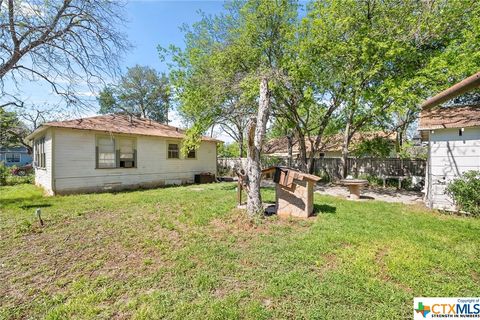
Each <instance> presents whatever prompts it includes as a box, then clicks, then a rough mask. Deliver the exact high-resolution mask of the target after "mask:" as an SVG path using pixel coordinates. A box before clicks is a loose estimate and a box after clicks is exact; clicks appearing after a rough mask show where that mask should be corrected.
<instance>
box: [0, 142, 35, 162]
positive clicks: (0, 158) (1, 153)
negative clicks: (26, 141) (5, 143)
mask: <svg viewBox="0 0 480 320" xmlns="http://www.w3.org/2000/svg"><path fill="white" fill-rule="evenodd" d="M32 160H33V159H32V155H31V154H29V153H28V149H27V148H26V147H23V146H20V147H9V148H7V147H0V162H3V163H4V164H5V165H6V166H7V167H11V166H17V167H20V166H24V165H27V164H30V163H32Z"/></svg>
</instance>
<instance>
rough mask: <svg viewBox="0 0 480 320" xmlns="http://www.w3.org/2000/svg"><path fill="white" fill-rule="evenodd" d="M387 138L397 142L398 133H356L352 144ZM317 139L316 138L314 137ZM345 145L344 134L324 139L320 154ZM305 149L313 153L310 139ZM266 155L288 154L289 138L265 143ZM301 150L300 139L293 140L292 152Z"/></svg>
mask: <svg viewBox="0 0 480 320" xmlns="http://www.w3.org/2000/svg"><path fill="white" fill-rule="evenodd" d="M378 137H381V138H386V139H389V140H391V141H395V140H396V138H397V133H396V132H382V131H378V132H356V133H355V134H354V135H353V138H352V141H351V144H352V145H353V146H355V145H357V144H359V143H360V142H361V141H364V140H372V139H374V138H378ZM313 139H315V137H313ZM342 144H343V134H334V135H331V136H328V137H325V138H324V139H322V142H321V145H320V147H319V152H332V151H341V150H342ZM305 147H306V149H307V152H310V151H311V148H310V141H309V140H308V138H307V137H306V138H305ZM263 150H264V153H266V154H271V155H272V154H285V153H287V152H288V139H287V137H281V138H275V139H272V140H270V141H268V142H267V143H265V145H264V147H263ZM299 150H300V146H299V143H298V139H295V138H294V139H293V144H292V152H293V153H298V152H299Z"/></svg>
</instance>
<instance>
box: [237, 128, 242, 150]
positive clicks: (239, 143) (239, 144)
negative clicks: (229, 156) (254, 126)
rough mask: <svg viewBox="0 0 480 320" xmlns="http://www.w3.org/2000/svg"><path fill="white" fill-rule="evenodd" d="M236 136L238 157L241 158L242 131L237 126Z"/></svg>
mask: <svg viewBox="0 0 480 320" xmlns="http://www.w3.org/2000/svg"><path fill="white" fill-rule="evenodd" d="M237 131H238V132H237V136H238V141H237V143H238V154H239V157H240V158H241V157H243V131H242V128H241V127H240V126H238V125H237Z"/></svg>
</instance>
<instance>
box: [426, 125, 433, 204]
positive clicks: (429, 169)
mask: <svg viewBox="0 0 480 320" xmlns="http://www.w3.org/2000/svg"><path fill="white" fill-rule="evenodd" d="M430 135H431V132H429V133H428V154H427V156H428V159H427V183H428V185H427V194H426V197H427V201H428V207H429V208H432V206H433V199H432V192H431V190H432V145H431V144H432V140H431V136H430Z"/></svg>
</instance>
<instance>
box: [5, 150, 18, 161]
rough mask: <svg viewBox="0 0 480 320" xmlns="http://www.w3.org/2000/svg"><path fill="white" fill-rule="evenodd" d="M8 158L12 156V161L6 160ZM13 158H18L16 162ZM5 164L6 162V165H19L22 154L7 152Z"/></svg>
mask: <svg viewBox="0 0 480 320" xmlns="http://www.w3.org/2000/svg"><path fill="white" fill-rule="evenodd" d="M9 156H12V157H13V159H14V160H13V161H10V160H9V159H8V158H9ZM15 156H18V161H15V158H16V157H15ZM5 162H8V163H20V162H22V154H21V153H19V152H8V153H6V154H5Z"/></svg>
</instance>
